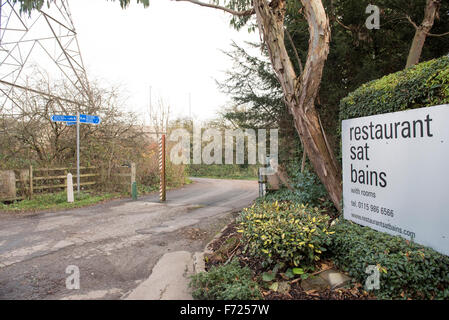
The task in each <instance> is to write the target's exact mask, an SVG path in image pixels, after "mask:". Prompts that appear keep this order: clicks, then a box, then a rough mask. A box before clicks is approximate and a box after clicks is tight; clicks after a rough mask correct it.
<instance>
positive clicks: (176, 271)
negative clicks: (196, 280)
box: [122, 225, 229, 300]
mask: <svg viewBox="0 0 449 320" xmlns="http://www.w3.org/2000/svg"><path fill="white" fill-rule="evenodd" d="M228 226H229V225H226V226H225V227H224V228H223V229H221V231H220V232H219V233H218V234H216V235H215V236H214V238H213V239H212V240H211V241H209V242H208V243H207V245H206V246H205V248H204V251H203V252H195V253H190V252H187V251H176V252H170V253H166V254H164V255H163V256H162V257H161V258H160V259H159V261H158V262H157V263H156V265H155V266H154V267H153V270H152V272H151V275H150V277H149V278H148V279H146V280H144V281H143V282H141V283H140V284H139V285H138V286H137V288H135V289H134V290H132V291H131V292H130V293H128V294H127V295H125V296H123V297H122V299H125V300H193V297H192V295H191V292H190V290H189V282H190V276H191V275H193V274H196V273H200V272H205V271H206V264H205V261H204V255H205V254H207V253H211V252H212V251H211V250H209V249H208V247H209V245H210V244H211V243H212V242H214V241H215V240H217V239H218V238H220V237H221V235H222V234H223V232H224V231H225V230H226V228H227V227H228Z"/></svg>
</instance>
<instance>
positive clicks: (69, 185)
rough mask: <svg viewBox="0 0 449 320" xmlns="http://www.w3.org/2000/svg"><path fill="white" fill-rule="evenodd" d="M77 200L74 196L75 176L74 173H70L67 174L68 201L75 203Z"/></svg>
mask: <svg viewBox="0 0 449 320" xmlns="http://www.w3.org/2000/svg"><path fill="white" fill-rule="evenodd" d="M74 201H75V199H74V196H73V177H72V174H71V173H69V174H68V175H67V202H69V203H73V202H74Z"/></svg>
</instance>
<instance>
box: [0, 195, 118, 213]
mask: <svg viewBox="0 0 449 320" xmlns="http://www.w3.org/2000/svg"><path fill="white" fill-rule="evenodd" d="M121 196H122V195H121V194H119V193H103V194H93V193H87V192H83V193H81V194H80V195H79V196H78V195H77V194H76V193H75V202H73V203H68V202H67V193H66V192H58V193H52V194H42V195H36V196H34V197H33V199H31V200H30V199H25V200H22V201H14V202H12V203H10V204H4V203H0V211H3V212H29V211H39V210H62V209H72V208H80V207H86V206H90V205H93V204H97V203H100V202H103V201H105V200H109V199H114V198H120V197H121Z"/></svg>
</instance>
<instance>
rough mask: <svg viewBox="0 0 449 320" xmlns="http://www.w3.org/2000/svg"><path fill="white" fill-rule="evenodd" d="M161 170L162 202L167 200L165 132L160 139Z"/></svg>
mask: <svg viewBox="0 0 449 320" xmlns="http://www.w3.org/2000/svg"><path fill="white" fill-rule="evenodd" d="M159 171H160V175H161V178H160V184H159V199H160V200H161V202H164V201H165V200H166V188H165V183H166V179H165V178H166V177H165V134H163V135H162V136H161V138H160V139H159Z"/></svg>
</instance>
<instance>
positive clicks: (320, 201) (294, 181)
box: [258, 162, 336, 214]
mask: <svg viewBox="0 0 449 320" xmlns="http://www.w3.org/2000/svg"><path fill="white" fill-rule="evenodd" d="M299 167H300V163H299V162H296V163H293V164H292V165H290V166H289V167H288V172H289V173H288V176H289V178H290V183H291V186H292V187H293V188H294V189H295V190H294V191H292V190H289V189H281V190H278V191H274V192H269V193H268V194H267V195H266V196H265V197H263V198H261V199H259V200H258V201H259V202H263V201H276V200H277V201H289V202H294V203H304V204H308V205H309V206H310V207H318V208H323V209H325V210H326V211H327V212H328V213H330V214H334V213H336V211H335V210H336V209H335V207H334V205H333V203H332V201H331V200H330V199H329V195H328V193H327V191H326V188H325V187H324V185H323V184H322V183H321V181H320V179H319V178H318V176H317V175H316V174H315V173H314V172H313V171H312V170H311V169H309V168H306V169H305V170H304V172H301V169H300V168H299Z"/></svg>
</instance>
